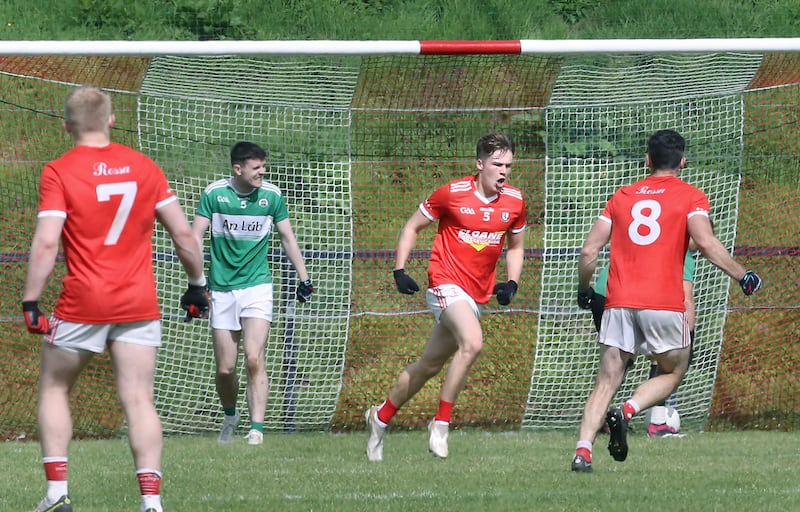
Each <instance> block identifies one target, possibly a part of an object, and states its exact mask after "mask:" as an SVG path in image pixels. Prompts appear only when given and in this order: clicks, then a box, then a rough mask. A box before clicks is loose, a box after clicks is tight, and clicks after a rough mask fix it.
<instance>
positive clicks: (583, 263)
mask: <svg viewBox="0 0 800 512" xmlns="http://www.w3.org/2000/svg"><path fill="white" fill-rule="evenodd" d="M610 238H611V224H610V223H609V222H607V221H605V220H602V219H600V220H597V221H596V222H595V223H594V225H593V226H592V229H591V230H590V231H589V234H588V235H586V240H584V242H583V246H582V247H581V254H580V258H579V259H578V290H586V289H587V288H589V282H590V281H591V280H592V275H593V274H594V270H595V268H596V267H597V258H598V255H599V254H600V249H602V248H603V247H605V245H606V244H607V243H608V241H609V239H610Z"/></svg>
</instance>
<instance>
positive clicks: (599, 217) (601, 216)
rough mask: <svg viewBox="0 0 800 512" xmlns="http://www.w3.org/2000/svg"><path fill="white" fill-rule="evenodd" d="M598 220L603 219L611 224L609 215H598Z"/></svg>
mask: <svg viewBox="0 0 800 512" xmlns="http://www.w3.org/2000/svg"><path fill="white" fill-rule="evenodd" d="M597 220H602V221H605V222H608V223H609V224H611V219H609V218H608V217H606V216H605V215H600V216H598V217H597Z"/></svg>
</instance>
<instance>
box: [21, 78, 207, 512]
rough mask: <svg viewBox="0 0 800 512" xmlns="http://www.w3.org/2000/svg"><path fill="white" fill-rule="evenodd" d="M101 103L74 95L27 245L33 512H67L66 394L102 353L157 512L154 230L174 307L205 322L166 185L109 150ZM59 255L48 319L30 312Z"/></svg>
mask: <svg viewBox="0 0 800 512" xmlns="http://www.w3.org/2000/svg"><path fill="white" fill-rule="evenodd" d="M114 120H115V119H114V114H113V113H112V111H111V98H110V96H109V95H108V94H107V93H106V92H104V91H102V90H100V89H99V88H97V87H91V86H86V87H78V88H76V89H73V90H72V91H71V92H70V93H69V95H68V96H67V99H66V102H65V117H64V127H65V128H66V130H67V131H68V132H69V133H70V135H72V138H73V142H74V147H73V148H72V149H70V150H69V151H67V152H66V153H65V154H64V155H63V156H61V157H60V158H58V159H56V160H53V161H52V162H50V163H49V164H47V165H46V166H45V168H44V170H43V171H42V175H41V180H40V183H39V189H40V193H39V196H40V197H39V213H38V215H37V223H36V231H35V233H34V235H33V241H32V243H31V252H30V259H29V262H28V273H27V277H26V281H25V290H24V291H23V296H22V311H23V315H24V318H25V323H26V327H27V328H28V331H30V332H32V333H36V334H42V335H44V343H43V344H42V351H41V373H40V376H39V404H38V421H39V439H40V442H41V445H42V461H43V464H44V469H45V475H46V477H47V495H46V496H45V497H44V499H43V500H42V501H41V502H40V503H39V506H38V507H37V508H36V510H37V511H52V512H69V511H71V510H72V500H71V498H70V497H69V494H68V489H67V452H68V450H69V442H70V439H71V438H72V419H71V415H70V409H69V393H70V390H71V389H72V388H73V386H74V385H75V383H76V381H77V380H78V376H79V375H80V373H81V371H82V370H83V369H84V368H85V367H86V366H87V365H88V364H89V362H90V361H91V359H92V358H93V357H94V355H95V354H98V353H102V352H103V351H105V350H106V349H108V352H109V355H110V356H111V360H112V362H113V366H114V373H115V375H116V383H117V391H118V394H119V398H120V403H121V404H122V408H123V409H124V411H125V418H126V420H127V424H128V440H129V444H130V448H131V452H132V453H133V459H134V464H135V468H136V474H137V477H138V480H139V490H140V492H141V510H143V511H152V512H161V510H162V507H161V496H160V485H161V451H162V444H163V442H162V437H161V421H160V419H159V417H158V412H157V411H156V408H155V405H154V403H153V376H154V373H155V368H156V355H157V351H158V347H159V346H160V345H161V320H160V318H161V314H160V312H159V305H158V298H157V296H156V287H155V279H154V277H153V247H152V237H153V227H154V223H155V221H156V220H158V221H159V222H160V223H161V224H162V225H163V226H164V227H165V228H166V230H167V231H168V232H169V234H170V236H171V237H172V240H173V242H174V245H175V251H176V253H177V255H178V258H179V259H180V261H181V263H182V264H183V266H184V268H185V269H186V272H187V274H188V277H189V288H188V290H187V291H186V293H185V294H184V295H183V297H182V299H181V306H182V307H183V308H184V309H186V310H187V311H189V312H190V314H193V315H194V316H203V315H207V314H208V307H209V305H208V297H207V295H206V292H205V284H206V283H205V281H206V278H205V276H204V275H203V256H202V252H201V250H200V247H199V246H198V245H197V241H196V238H195V237H194V235H193V234H192V230H191V227H190V226H189V222H188V221H187V220H186V217H185V215H184V213H183V210H182V209H181V207H180V205H179V203H178V198H177V197H176V196H175V194H174V193H173V192H172V189H171V188H170V187H169V185H168V184H167V180H166V178H165V177H164V173H163V172H162V171H161V169H159V168H158V166H157V165H156V164H155V163H154V162H153V161H152V160H151V159H150V158H148V157H147V156H145V155H143V154H142V153H139V152H138V151H135V150H133V149H131V148H129V147H127V146H124V145H122V144H117V143H113V142H111V137H110V132H111V127H112V126H113V125H114ZM59 243H60V245H61V246H62V247H63V251H64V259H65V260H66V264H67V265H66V266H67V273H66V276H65V277H64V280H63V286H62V291H61V295H60V296H59V298H58V302H57V304H56V307H55V311H54V314H53V316H52V318H50V319H48V318H47V317H46V316H45V315H44V314H43V313H42V312H41V311H40V310H39V305H38V301H39V298H40V296H41V294H42V291H43V290H44V289H45V285H46V283H47V280H48V279H49V277H50V274H51V273H52V271H53V269H54V267H55V263H56V258H57V255H58V250H59Z"/></svg>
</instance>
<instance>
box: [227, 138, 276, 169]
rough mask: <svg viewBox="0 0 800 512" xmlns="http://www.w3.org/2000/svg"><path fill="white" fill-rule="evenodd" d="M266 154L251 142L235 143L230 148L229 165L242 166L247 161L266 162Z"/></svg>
mask: <svg viewBox="0 0 800 512" xmlns="http://www.w3.org/2000/svg"><path fill="white" fill-rule="evenodd" d="M266 159H267V152H266V151H264V148H262V147H261V146H259V145H258V144H255V143H253V142H246V141H241V142H237V143H236V144H234V145H233V147H232V148H231V165H237V164H238V165H242V164H243V163H245V162H246V161H248V160H266Z"/></svg>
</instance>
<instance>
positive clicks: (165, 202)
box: [156, 196, 178, 210]
mask: <svg viewBox="0 0 800 512" xmlns="http://www.w3.org/2000/svg"><path fill="white" fill-rule="evenodd" d="M177 200H178V196H170V197H168V198H166V199H164V200H163V201H159V202H157V203H156V210H158V209H159V208H161V207H162V206H166V205H168V204H169V203H171V202H173V201H177Z"/></svg>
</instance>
